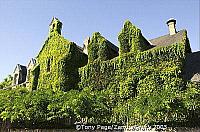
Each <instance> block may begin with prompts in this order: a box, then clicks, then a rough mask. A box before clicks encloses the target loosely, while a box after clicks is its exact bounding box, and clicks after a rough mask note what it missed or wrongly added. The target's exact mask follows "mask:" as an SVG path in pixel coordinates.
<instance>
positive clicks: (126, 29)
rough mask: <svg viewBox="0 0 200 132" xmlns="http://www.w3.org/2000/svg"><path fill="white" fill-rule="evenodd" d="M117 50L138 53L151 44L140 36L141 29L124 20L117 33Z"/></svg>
mask: <svg viewBox="0 0 200 132" xmlns="http://www.w3.org/2000/svg"><path fill="white" fill-rule="evenodd" d="M118 40H119V49H120V50H119V52H120V55H121V54H123V53H128V52H130V51H131V52H133V53H136V54H137V53H138V52H140V51H144V50H147V49H150V48H151V47H152V46H151V45H150V44H149V42H148V41H147V40H146V39H145V38H144V37H143V36H142V33H141V30H140V29H138V28H137V27H136V26H134V25H133V24H132V23H131V22H130V21H128V20H127V21H126V22H125V23H124V26H123V28H122V30H121V32H120V33H119V36H118Z"/></svg>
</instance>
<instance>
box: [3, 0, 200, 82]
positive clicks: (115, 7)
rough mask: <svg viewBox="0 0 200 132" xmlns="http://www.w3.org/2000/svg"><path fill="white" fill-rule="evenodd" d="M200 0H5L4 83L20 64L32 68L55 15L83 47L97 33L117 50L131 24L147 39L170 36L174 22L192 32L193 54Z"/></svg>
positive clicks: (199, 46) (66, 33)
mask: <svg viewBox="0 0 200 132" xmlns="http://www.w3.org/2000/svg"><path fill="white" fill-rule="evenodd" d="M199 4H200V3H199V0H71V1H69V0H32V1H31V0H0V16H1V18H0V62H1V63H0V81H1V80H3V78H4V77H6V76H7V75H8V74H12V72H13V70H14V67H15V66H16V64H18V63H19V64H22V65H27V63H28V61H29V60H30V59H31V58H32V57H35V56H36V55H37V53H38V52H39V50H40V48H41V47H42V45H43V43H44V41H45V39H46V38H47V35H48V26H49V23H50V21H51V19H52V17H53V16H56V17H58V18H59V19H60V21H62V23H63V30H62V34H63V36H64V37H65V38H67V39H69V40H70V41H74V42H76V43H77V44H78V45H80V46H82V43H83V41H84V39H85V38H86V37H87V36H91V34H92V33H93V32H96V31H98V32H100V33H101V34H102V35H103V36H104V37H106V38H107V39H108V40H110V41H111V42H113V43H114V44H116V45H118V41H117V36H118V33H119V31H120V30H121V28H122V25H123V23H124V21H125V20H127V19H129V20H130V21H132V23H133V24H135V25H136V26H137V27H139V28H140V29H141V30H142V33H143V35H144V36H145V37H146V38H147V39H152V38H156V37H159V36H161V35H165V34H168V28H167V25H166V21H167V20H168V19H169V18H171V17H174V18H175V19H176V20H177V25H176V27H177V30H181V29H187V31H188V36H189V39H190V43H191V47H192V50H193V51H198V50H200V42H199V31H200V27H199V25H200V22H199V19H200V18H199Z"/></svg>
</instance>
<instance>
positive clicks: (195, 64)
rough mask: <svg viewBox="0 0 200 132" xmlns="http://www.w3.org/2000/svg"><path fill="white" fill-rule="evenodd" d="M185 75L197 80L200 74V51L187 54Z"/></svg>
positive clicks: (187, 77) (186, 77)
mask: <svg viewBox="0 0 200 132" xmlns="http://www.w3.org/2000/svg"><path fill="white" fill-rule="evenodd" d="M183 74H184V75H183V76H184V78H185V79H187V80H191V79H192V80H196V78H197V77H198V78H199V74H200V51H198V52H193V53H190V54H188V55H187V57H186V62H185V66H184V71H183Z"/></svg>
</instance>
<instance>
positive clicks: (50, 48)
mask: <svg viewBox="0 0 200 132" xmlns="http://www.w3.org/2000/svg"><path fill="white" fill-rule="evenodd" d="M125 25H128V26H127V27H124V29H123V30H122V31H121V33H120V35H121V36H120V35H119V38H120V37H124V32H126V31H124V30H127V31H129V26H132V24H131V23H130V22H126V24H125ZM167 25H168V28H169V34H167V35H164V36H160V37H158V38H154V39H150V40H147V39H146V38H145V37H144V36H143V35H142V33H141V30H140V29H138V28H136V27H132V29H134V30H135V34H134V35H135V36H131V34H130V36H125V37H133V38H132V39H131V42H126V41H125V39H124V40H123V39H120V40H121V42H120V43H122V44H121V45H120V47H119V48H118V47H117V46H115V45H114V44H112V43H111V42H110V41H108V40H107V39H105V38H104V37H103V36H102V35H101V34H100V33H94V34H93V36H92V37H88V38H86V40H85V41H84V44H83V48H82V47H79V46H78V45H76V44H75V43H74V42H71V41H69V40H67V39H65V38H64V37H62V35H61V30H62V23H61V22H60V21H59V20H58V19H57V18H55V17H54V18H53V19H52V21H51V23H50V25H49V35H48V38H47V40H46V41H45V43H44V45H43V47H42V49H41V50H40V52H39V53H38V55H37V57H36V58H35V59H31V60H30V62H29V63H28V66H27V67H26V66H22V65H19V64H18V65H17V66H16V68H15V70H14V73H13V76H14V79H13V86H15V85H19V84H23V83H25V84H26V86H27V87H29V88H30V89H31V90H34V89H37V88H38V87H39V88H53V89H54V90H57V89H61V90H63V91H68V90H70V89H72V88H73V89H76V88H78V83H79V82H80V80H81V79H80V74H79V69H80V68H81V67H83V66H85V65H87V64H88V63H91V62H93V61H95V60H101V61H107V60H111V59H113V58H115V57H118V56H120V55H122V54H123V53H128V52H136V53H138V52H142V51H146V50H149V49H154V48H156V47H163V46H169V45H172V44H176V43H179V42H181V41H182V39H183V38H184V36H185V38H186V47H187V48H186V49H185V51H186V53H187V57H186V62H185V65H184V71H183V75H182V76H183V78H185V79H187V80H191V81H195V82H200V52H195V53H192V52H191V48H190V44H189V39H188V38H187V31H186V30H180V31H177V29H176V20H175V19H173V18H171V19H169V20H168V21H167ZM130 32H133V31H130ZM131 43H136V44H138V45H131ZM102 53H103V54H102Z"/></svg>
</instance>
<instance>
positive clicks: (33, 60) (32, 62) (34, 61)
mask: <svg viewBox="0 0 200 132" xmlns="http://www.w3.org/2000/svg"><path fill="white" fill-rule="evenodd" d="M31 64H33V65H35V64H36V60H35V59H34V58H31V60H30V61H29V63H28V67H29V66H30V65H31Z"/></svg>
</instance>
